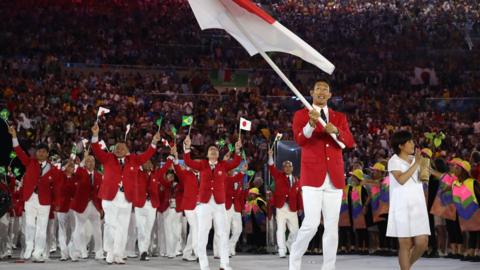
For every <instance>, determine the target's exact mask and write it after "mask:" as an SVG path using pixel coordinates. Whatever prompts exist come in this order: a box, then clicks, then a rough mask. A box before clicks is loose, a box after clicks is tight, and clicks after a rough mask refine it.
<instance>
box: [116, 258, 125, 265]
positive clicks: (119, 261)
mask: <svg viewBox="0 0 480 270" xmlns="http://www.w3.org/2000/svg"><path fill="white" fill-rule="evenodd" d="M115 263H116V264H125V261H124V260H123V259H122V258H120V257H118V256H117V257H115Z"/></svg>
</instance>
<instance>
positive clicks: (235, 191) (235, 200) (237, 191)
mask: <svg viewBox="0 0 480 270" xmlns="http://www.w3.org/2000/svg"><path fill="white" fill-rule="evenodd" d="M243 177H244V174H243V173H237V174H235V175H234V176H228V177H227V181H226V183H225V209H226V210H227V223H226V226H225V230H226V231H225V232H226V234H227V236H229V237H230V239H229V240H228V250H229V255H231V256H234V255H236V252H235V247H236V246H237V242H238V239H239V238H240V235H241V234H242V228H243V227H242V226H243V225H242V209H243V206H244V205H245V195H244V194H245V192H244V190H243ZM214 226H215V224H214ZM213 240H214V241H213V254H214V256H215V257H218V240H219V236H218V230H215V236H214V239H213Z"/></svg>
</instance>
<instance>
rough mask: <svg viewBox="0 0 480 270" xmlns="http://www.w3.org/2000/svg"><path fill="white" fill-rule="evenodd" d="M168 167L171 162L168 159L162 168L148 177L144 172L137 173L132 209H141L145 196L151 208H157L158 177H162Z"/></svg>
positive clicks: (158, 199)
mask: <svg viewBox="0 0 480 270" xmlns="http://www.w3.org/2000/svg"><path fill="white" fill-rule="evenodd" d="M170 166H172V160H171V159H168V160H167V162H165V164H164V165H163V167H162V168H160V169H157V170H156V171H153V172H151V173H150V175H149V174H148V173H147V172H144V171H139V172H138V181H137V182H136V183H135V185H136V188H135V198H134V200H133V206H134V207H138V208H142V207H143V206H144V205H145V202H146V201H147V196H150V202H151V203H152V206H153V207H154V208H158V206H159V201H160V198H159V194H160V192H159V186H160V177H164V175H165V172H167V170H168V169H169V168H170Z"/></svg>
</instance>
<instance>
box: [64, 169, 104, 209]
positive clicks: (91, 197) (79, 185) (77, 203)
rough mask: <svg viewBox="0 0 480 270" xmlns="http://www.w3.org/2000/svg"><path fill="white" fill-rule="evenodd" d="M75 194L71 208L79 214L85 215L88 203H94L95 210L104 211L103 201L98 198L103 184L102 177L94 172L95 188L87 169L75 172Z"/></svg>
mask: <svg viewBox="0 0 480 270" xmlns="http://www.w3.org/2000/svg"><path fill="white" fill-rule="evenodd" d="M75 176H76V180H77V181H76V182H75V192H74V194H73V199H72V202H71V203H70V208H71V209H72V210H75V212H77V213H83V212H84V211H85V209H86V208H87V205H88V202H90V201H92V202H93V205H95V208H96V209H97V210H98V211H99V212H100V211H102V201H101V200H100V198H99V197H98V192H99V190H100V186H101V184H102V177H103V176H102V175H101V174H100V173H99V172H97V171H94V172H93V186H92V185H91V183H90V175H89V174H88V171H87V169H85V168H83V167H79V168H78V169H77V171H76V172H75Z"/></svg>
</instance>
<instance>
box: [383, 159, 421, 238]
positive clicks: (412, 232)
mask: <svg viewBox="0 0 480 270" xmlns="http://www.w3.org/2000/svg"><path fill="white" fill-rule="evenodd" d="M414 162H415V159H413V161H412V163H411V164H408V162H407V161H405V160H403V159H401V158H400V157H399V156H397V155H393V156H392V157H391V158H390V160H389V161H388V171H389V172H390V209H389V211H388V224H387V236H389V237H413V236H418V235H430V226H429V222H428V212H427V203H426V200H425V195H424V192H423V184H422V182H421V181H420V180H419V179H418V172H419V169H417V171H415V172H414V173H413V175H412V176H411V177H410V179H408V180H407V182H405V184H403V185H401V184H400V183H399V182H397V180H396V179H395V177H394V176H393V174H392V171H400V172H402V173H403V172H406V171H407V170H408V169H409V168H410V167H411V166H412V164H413V163H414Z"/></svg>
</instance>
